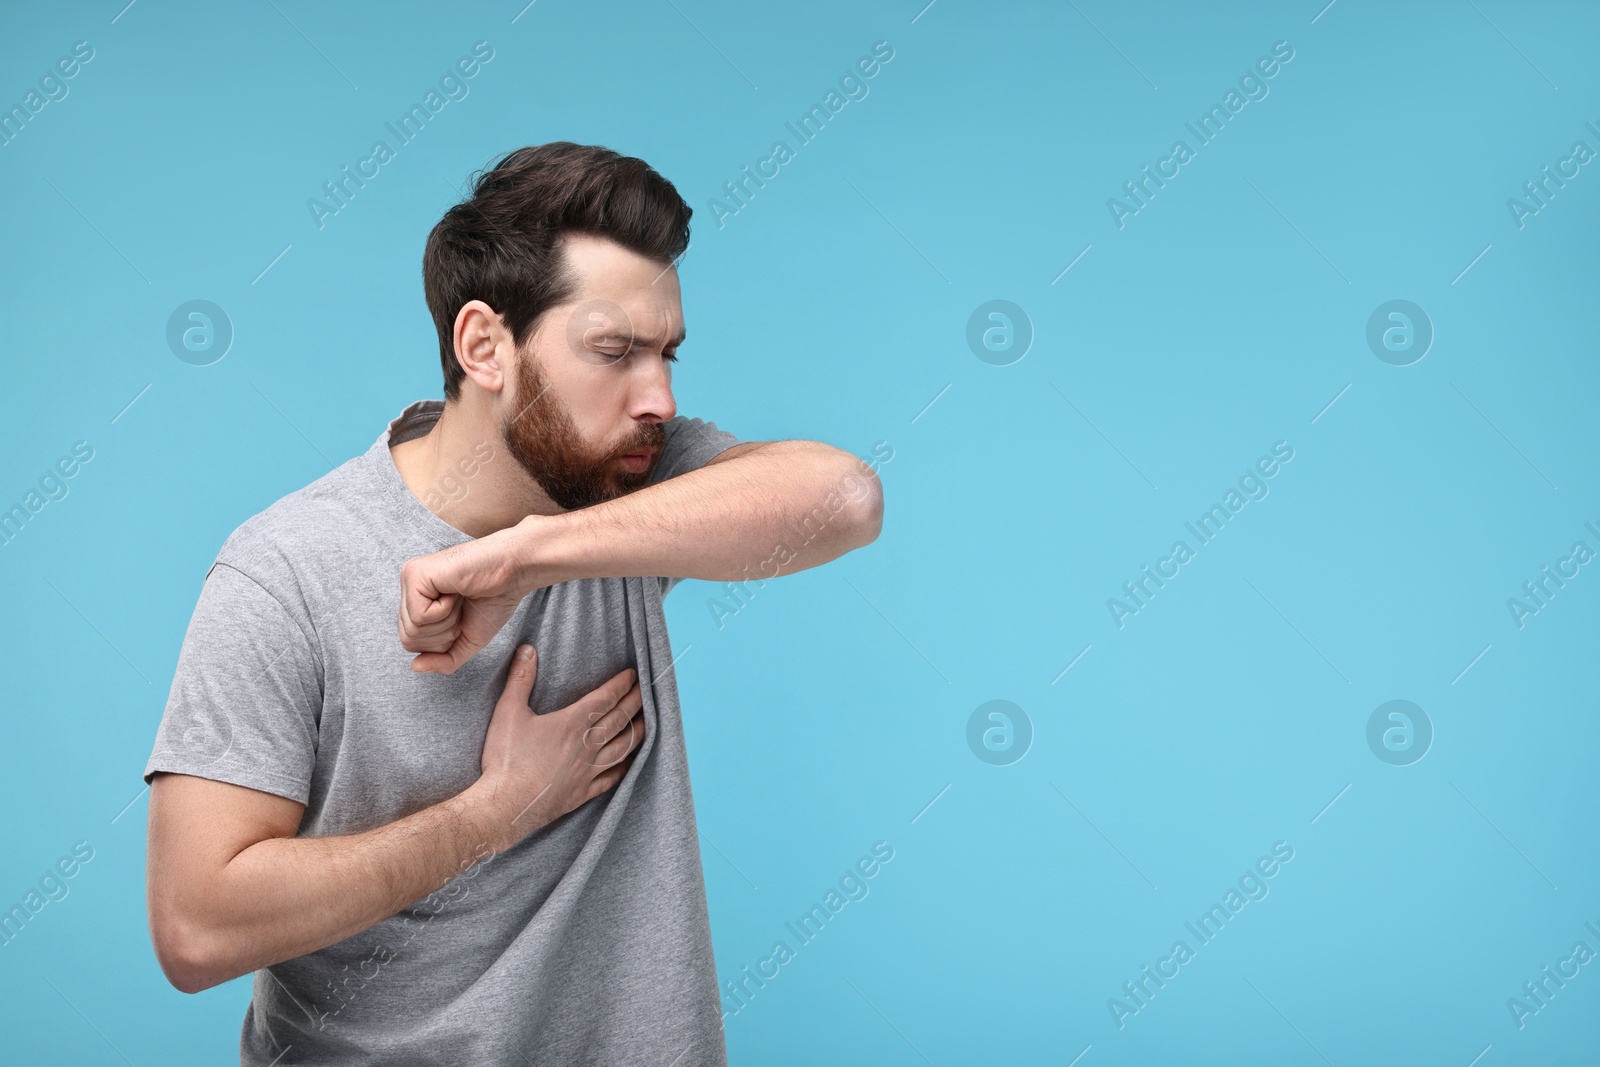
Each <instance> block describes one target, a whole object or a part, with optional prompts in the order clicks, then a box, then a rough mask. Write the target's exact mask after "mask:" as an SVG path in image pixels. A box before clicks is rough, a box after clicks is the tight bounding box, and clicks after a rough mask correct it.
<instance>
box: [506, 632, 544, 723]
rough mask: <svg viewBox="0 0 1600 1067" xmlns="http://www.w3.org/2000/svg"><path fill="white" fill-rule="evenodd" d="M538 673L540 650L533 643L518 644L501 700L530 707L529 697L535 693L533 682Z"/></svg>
mask: <svg viewBox="0 0 1600 1067" xmlns="http://www.w3.org/2000/svg"><path fill="white" fill-rule="evenodd" d="M538 673H539V652H538V650H537V649H536V648H534V647H533V646H532V645H518V646H517V651H516V652H515V653H514V654H513V655H512V657H511V670H510V671H509V672H508V673H507V674H506V688H505V691H504V692H503V693H502V694H501V695H500V699H501V701H502V702H505V703H509V704H512V705H513V706H518V707H524V708H526V707H528V697H529V696H530V695H531V694H532V693H533V682H534V678H535V677H536V676H537V675H538Z"/></svg>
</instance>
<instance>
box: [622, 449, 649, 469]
mask: <svg viewBox="0 0 1600 1067" xmlns="http://www.w3.org/2000/svg"><path fill="white" fill-rule="evenodd" d="M654 458H655V453H654V452H653V451H650V450H648V449H647V450H645V451H643V452H630V453H628V454H627V455H625V456H622V457H621V459H622V465H623V466H624V467H627V468H628V469H629V470H630V471H633V472H634V473H638V472H639V471H642V470H647V469H649V467H650V461H651V460H652V459H654Z"/></svg>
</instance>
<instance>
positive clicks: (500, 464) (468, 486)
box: [389, 389, 561, 537]
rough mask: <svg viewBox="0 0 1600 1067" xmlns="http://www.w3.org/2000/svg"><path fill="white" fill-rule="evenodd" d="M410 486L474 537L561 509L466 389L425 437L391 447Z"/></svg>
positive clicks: (430, 507) (484, 405)
mask: <svg viewBox="0 0 1600 1067" xmlns="http://www.w3.org/2000/svg"><path fill="white" fill-rule="evenodd" d="M389 454H390V455H391V456H392V457H393V459H394V465H395V469H396V470H397V471H399V472H400V477H401V479H402V480H404V482H405V483H406V487H407V488H408V489H410V490H411V492H412V494H413V495H414V496H416V498H417V499H418V500H420V501H421V502H422V505H423V506H424V507H426V508H427V509H428V510H429V511H431V512H433V513H434V514H435V515H437V516H439V517H440V518H441V519H443V520H444V521H445V522H448V523H449V524H450V525H451V526H454V527H455V528H456V529H458V530H460V531H461V532H462V533H464V534H467V535H468V536H470V537H484V536H487V535H488V534H491V533H494V532H495V531H497V530H504V529H506V528H508V527H511V526H515V525H516V524H517V523H519V522H521V521H522V520H523V519H525V518H527V517H528V516H529V515H534V514H538V515H554V514H558V513H560V511H561V508H559V507H557V506H556V504H555V502H554V501H552V500H551V499H550V498H549V497H548V496H546V495H545V493H544V491H543V490H542V489H540V488H539V486H538V483H536V482H535V481H534V480H533V479H532V478H530V477H528V473H527V472H526V471H525V470H523V469H522V466H521V465H520V464H519V463H517V461H516V459H515V458H514V457H513V456H512V455H511V453H510V452H509V451H508V450H507V449H506V446H505V442H504V440H503V439H502V438H501V436H500V430H499V426H498V424H497V423H496V422H495V419H494V411H493V409H492V408H491V407H490V406H489V405H488V403H487V401H486V400H485V399H483V398H478V397H473V396H469V391H468V390H466V389H463V390H462V395H461V398H460V399H457V400H449V401H446V402H445V405H444V411H443V412H442V413H441V414H440V416H439V419H438V421H437V422H435V423H434V424H433V426H432V428H431V429H430V430H429V431H428V432H427V433H426V434H423V435H422V436H421V437H413V438H411V439H410V440H408V441H402V442H400V443H399V444H396V445H391V446H390V448H389Z"/></svg>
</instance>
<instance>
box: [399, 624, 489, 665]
mask: <svg viewBox="0 0 1600 1067" xmlns="http://www.w3.org/2000/svg"><path fill="white" fill-rule="evenodd" d="M482 647H483V646H482V645H477V644H473V643H472V642H471V641H469V640H467V638H466V637H465V636H464V635H461V634H457V635H456V639H455V642H454V643H453V644H452V645H451V646H450V647H449V648H447V649H445V650H444V651H443V652H424V653H422V654H421V655H419V656H417V657H415V658H414V659H412V661H411V669H412V670H414V671H416V672H417V673H419V674H454V673H455V672H456V668H458V667H460V666H461V665H462V664H463V663H465V662H467V660H469V659H471V658H472V657H473V656H475V655H477V653H478V650H479V649H480V648H482Z"/></svg>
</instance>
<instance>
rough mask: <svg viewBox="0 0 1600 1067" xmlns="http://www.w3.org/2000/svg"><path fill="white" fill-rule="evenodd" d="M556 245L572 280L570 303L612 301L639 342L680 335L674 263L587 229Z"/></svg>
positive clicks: (663, 341) (673, 338) (674, 338)
mask: <svg viewBox="0 0 1600 1067" xmlns="http://www.w3.org/2000/svg"><path fill="white" fill-rule="evenodd" d="M562 246H563V253H564V256H565V260H566V265H567V269H568V270H569V271H571V273H572V276H573V279H574V282H575V285H574V288H573V295H572V298H571V300H570V303H573V304H578V305H581V304H584V303H586V302H590V301H607V302H609V303H612V304H615V305H617V306H618V307H620V308H621V309H622V310H623V311H624V312H626V313H627V316H628V319H629V322H630V324H631V326H632V328H633V334H634V336H635V337H636V338H637V339H639V340H640V341H648V342H654V343H656V344H658V345H665V344H668V343H671V342H674V341H677V340H680V339H682V337H683V335H684V323H683V303H682V298H681V294H680V292H679V289H678V271H677V268H676V267H672V266H668V265H666V264H663V263H658V262H657V261H655V260H653V259H650V258H648V257H647V256H641V255H639V254H638V253H637V252H634V251H632V250H630V249H627V248H623V247H622V246H621V245H619V244H617V243H616V242H615V241H611V240H608V239H606V238H604V237H595V236H592V235H590V234H567V235H566V236H565V237H564V238H563V239H562Z"/></svg>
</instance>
